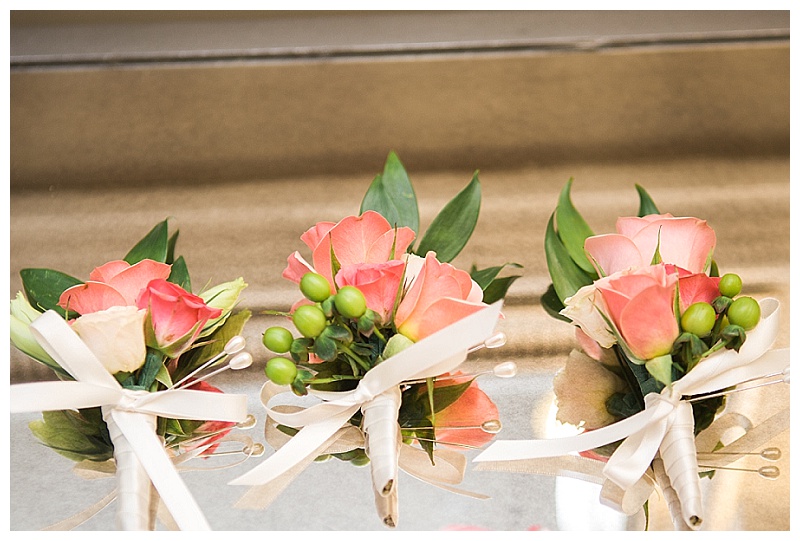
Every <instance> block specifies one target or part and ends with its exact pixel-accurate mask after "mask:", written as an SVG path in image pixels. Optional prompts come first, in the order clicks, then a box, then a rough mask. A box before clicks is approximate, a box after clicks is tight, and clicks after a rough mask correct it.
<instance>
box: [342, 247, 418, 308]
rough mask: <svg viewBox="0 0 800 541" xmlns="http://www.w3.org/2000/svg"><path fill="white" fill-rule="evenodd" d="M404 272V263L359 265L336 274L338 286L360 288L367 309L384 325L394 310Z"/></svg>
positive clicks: (343, 269)
mask: <svg viewBox="0 0 800 541" xmlns="http://www.w3.org/2000/svg"><path fill="white" fill-rule="evenodd" d="M404 271H405V264H404V263H403V262H402V261H396V260H393V261H387V262H386V263H358V264H355V265H350V266H348V267H342V269H341V270H340V271H339V272H338V273H337V274H336V285H337V286H339V287H344V286H354V287H356V288H358V289H359V291H361V293H363V294H364V299H365V300H366V301H367V308H369V309H370V310H373V311H374V312H376V313H377V314H378V315H379V316H380V318H381V322H382V323H387V322H388V321H389V320H390V318H391V316H392V311H393V310H394V305H395V301H396V299H397V294H398V293H399V290H400V282H401V280H402V279H403V272H404Z"/></svg>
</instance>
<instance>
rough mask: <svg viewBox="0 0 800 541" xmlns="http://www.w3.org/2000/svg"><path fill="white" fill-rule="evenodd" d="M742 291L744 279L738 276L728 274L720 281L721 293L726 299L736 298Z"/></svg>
mask: <svg viewBox="0 0 800 541" xmlns="http://www.w3.org/2000/svg"><path fill="white" fill-rule="evenodd" d="M741 291H742V279H741V278H739V275H738V274H732V273H728V274H725V275H723V276H722V278H720V279H719V292H720V294H721V295H725V296H726V297H735V296H736V295H738V294H739V293H740V292H741Z"/></svg>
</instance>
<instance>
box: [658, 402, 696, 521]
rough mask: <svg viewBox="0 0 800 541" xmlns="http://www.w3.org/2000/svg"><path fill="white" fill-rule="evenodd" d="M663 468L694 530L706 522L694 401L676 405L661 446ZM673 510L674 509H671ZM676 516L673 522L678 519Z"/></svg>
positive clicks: (682, 513) (681, 510) (686, 519)
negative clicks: (696, 445) (695, 436)
mask: <svg viewBox="0 0 800 541" xmlns="http://www.w3.org/2000/svg"><path fill="white" fill-rule="evenodd" d="M659 454H660V455H661V459H662V461H663V464H664V471H665V472H666V474H667V477H668V478H669V482H670V485H671V487H672V489H673V490H674V491H675V493H676V495H677V497H678V502H679V505H680V513H681V514H680V516H681V517H682V518H683V521H684V522H686V524H687V525H688V526H689V527H690V528H691V529H693V530H697V529H698V528H700V525H701V524H702V523H703V518H702V516H703V502H702V498H701V495H700V477H699V476H698V475H697V469H698V468H697V448H696V447H695V442H694V415H693V414H692V405H691V404H690V403H688V402H685V401H681V402H680V403H679V404H678V405H677V406H676V407H675V414H674V420H673V421H672V425H671V426H670V427H669V428H668V429H667V432H666V434H664V439H663V441H662V442H661V446H660V447H659ZM670 511H672V509H670ZM676 519H677V517H674V516H673V522H677V520H676Z"/></svg>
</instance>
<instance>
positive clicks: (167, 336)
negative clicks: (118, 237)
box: [136, 280, 222, 358]
mask: <svg viewBox="0 0 800 541" xmlns="http://www.w3.org/2000/svg"><path fill="white" fill-rule="evenodd" d="M136 305H137V306H138V307H139V308H146V309H147V323H146V325H145V332H146V339H147V345H148V346H150V347H152V348H155V349H158V350H159V351H161V352H162V353H164V354H166V355H168V356H169V357H172V358H175V357H178V356H180V355H181V354H182V353H184V352H185V351H186V350H188V349H189V348H190V347H191V346H192V344H193V343H194V341H195V340H196V339H197V337H198V335H199V334H200V331H201V330H202V329H203V327H204V326H205V324H206V323H207V322H208V320H210V319H214V318H217V317H219V316H220V314H221V313H222V310H220V309H218V308H210V307H209V306H208V305H206V303H205V302H204V301H203V299H202V298H200V297H198V296H197V295H193V294H191V293H189V292H188V291H186V290H185V289H183V288H182V287H180V286H178V285H176V284H173V283H171V282H167V281H166V280H153V281H151V282H150V283H149V284H147V287H146V288H145V289H144V290H143V291H142V292H141V293H140V294H139V298H138V299H136Z"/></svg>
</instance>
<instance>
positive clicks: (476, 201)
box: [414, 171, 481, 263]
mask: <svg viewBox="0 0 800 541" xmlns="http://www.w3.org/2000/svg"><path fill="white" fill-rule="evenodd" d="M480 209H481V183H480V181H479V180H478V172H477V171H476V172H475V174H474V175H473V176H472V180H471V181H470V182H469V184H467V186H466V187H465V188H464V189H463V190H461V192H459V193H458V194H457V195H456V196H455V197H454V198H453V199H452V200H451V201H450V202H449V203H447V205H445V206H444V208H443V209H442V210H441V211H440V212H439V214H438V215H437V216H436V218H434V219H433V221H432V222H431V225H430V226H429V227H428V230H427V231H426V232H425V235H424V236H423V237H422V240H420V241H419V246H418V247H417V248H416V249H415V250H414V252H415V253H416V254H418V255H420V256H423V257H424V256H425V254H426V253H428V252H430V251H433V252H436V258H437V259H438V260H439V261H442V262H444V263H449V262H450V261H452V260H453V259H455V257H456V256H457V255H458V254H459V253H460V252H461V250H462V249H463V248H464V246H466V244H467V241H468V240H469V238H470V237H471V236H472V232H473V231H474V230H475V225H476V224H477V223H478V214H479V213H480Z"/></svg>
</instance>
